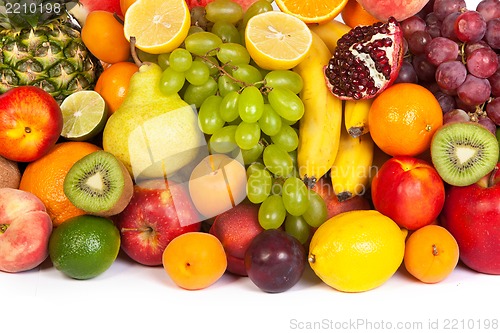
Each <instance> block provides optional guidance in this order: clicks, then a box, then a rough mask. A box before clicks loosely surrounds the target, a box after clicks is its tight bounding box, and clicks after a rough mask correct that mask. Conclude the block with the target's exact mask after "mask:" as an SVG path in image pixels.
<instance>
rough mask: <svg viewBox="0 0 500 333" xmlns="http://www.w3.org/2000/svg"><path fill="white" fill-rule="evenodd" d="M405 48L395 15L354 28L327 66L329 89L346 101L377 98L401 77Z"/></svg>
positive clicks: (326, 75)
mask: <svg viewBox="0 0 500 333" xmlns="http://www.w3.org/2000/svg"><path fill="white" fill-rule="evenodd" d="M403 49H404V47H403V31H402V29H401V27H400V24H399V22H398V21H397V20H396V19H395V18H393V17H391V18H389V20H388V21H387V23H382V22H377V23H374V24H373V25H369V26H358V27H355V28H354V29H351V30H350V31H349V32H348V33H347V34H345V35H344V36H342V37H341V38H340V39H339V40H338V42H337V48H336V49H335V53H334V54H333V56H332V58H331V59H330V61H329V62H328V65H327V66H325V77H326V83H327V85H328V87H329V88H330V91H331V92H332V93H333V94H334V95H335V96H337V97H338V98H340V99H344V100H345V99H367V98H372V97H374V96H375V95H377V94H379V93H380V92H382V91H383V90H385V89H386V88H387V87H388V86H390V85H391V84H392V83H393V82H394V80H396V78H397V77H398V73H399V69H400V68H401V65H402V63H403V52H404V51H403Z"/></svg>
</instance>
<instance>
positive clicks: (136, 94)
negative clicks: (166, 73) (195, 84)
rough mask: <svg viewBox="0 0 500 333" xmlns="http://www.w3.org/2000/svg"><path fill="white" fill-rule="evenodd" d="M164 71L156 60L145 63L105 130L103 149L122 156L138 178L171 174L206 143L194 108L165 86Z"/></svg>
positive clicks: (121, 158)
mask: <svg viewBox="0 0 500 333" xmlns="http://www.w3.org/2000/svg"><path fill="white" fill-rule="evenodd" d="M161 75H162V70H161V68H160V66H158V65H157V64H153V63H145V64H143V65H141V66H140V68H139V71H138V72H137V73H135V74H134V75H133V76H132V78H131V80H130V83H129V91H128V93H127V96H126V97H125V100H124V101H123V103H122V105H121V106H120V107H119V108H118V110H116V111H115V113H113V114H112V115H111V116H110V117H109V119H108V121H107V123H106V126H105V128H104V131H103V148H104V150H105V151H108V152H110V153H112V154H114V155H115V156H116V157H117V158H118V159H120V160H121V161H122V162H123V163H124V164H125V166H126V167H127V169H128V171H129V172H130V174H131V175H132V176H133V177H134V179H136V180H137V179H138V178H163V177H166V176H169V175H171V174H173V173H175V172H176V171H178V170H179V169H181V168H183V167H184V166H186V165H188V164H189V163H191V162H193V161H194V159H195V158H196V157H197V155H198V153H199V150H200V148H201V147H204V146H206V141H205V137H204V135H203V133H202V132H201V130H200V129H199V126H198V118H197V115H196V113H195V111H194V110H193V108H192V107H191V106H190V105H188V104H187V103H186V102H185V101H184V100H182V99H181V97H180V96H179V95H178V94H177V93H176V94H171V95H165V94H163V93H162V92H161V91H160V78H161Z"/></svg>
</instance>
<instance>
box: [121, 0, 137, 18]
mask: <svg viewBox="0 0 500 333" xmlns="http://www.w3.org/2000/svg"><path fill="white" fill-rule="evenodd" d="M136 1H137V0H120V9H121V10H122V15H123V16H125V13H126V12H127V9H128V7H130V5H131V4H133V3H134V2H136Z"/></svg>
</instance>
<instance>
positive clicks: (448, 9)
mask: <svg viewBox="0 0 500 333" xmlns="http://www.w3.org/2000/svg"><path fill="white" fill-rule="evenodd" d="M401 26H402V28H403V32H404V37H405V41H406V43H407V54H406V57H405V61H404V63H403V66H402V67H401V70H400V74H399V77H398V79H397V82H414V83H419V84H421V85H423V86H425V87H427V88H428V89H429V90H431V91H432V92H433V93H434V95H435V96H436V98H437V99H438V101H439V103H440V105H441V108H442V110H443V113H444V121H445V123H446V122H451V121H476V122H479V123H480V124H482V125H484V126H485V127H487V128H488V129H489V130H490V131H492V132H493V133H495V131H496V129H497V126H500V54H499V53H500V1H499V0H482V1H481V2H479V3H478V5H477V7H476V9H475V10H469V9H467V8H466V3H465V0H431V1H429V3H428V4H427V6H426V7H425V8H424V9H422V11H420V13H418V14H417V15H415V16H412V17H409V18H407V19H405V20H403V21H402V22H401Z"/></svg>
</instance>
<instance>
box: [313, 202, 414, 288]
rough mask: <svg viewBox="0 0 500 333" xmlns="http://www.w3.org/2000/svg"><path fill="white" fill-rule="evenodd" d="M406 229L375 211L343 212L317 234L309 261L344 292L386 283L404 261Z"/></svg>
mask: <svg viewBox="0 0 500 333" xmlns="http://www.w3.org/2000/svg"><path fill="white" fill-rule="evenodd" d="M405 236H406V233H405V231H404V230H401V229H400V228H399V226H398V225H397V224H396V223H395V222H394V221H393V220H391V219H390V218H389V217H387V216H385V215H382V214H381V213H379V212H378V211H375V210H356V211H350V212H345V213H341V214H339V215H336V216H334V217H332V218H331V219H329V220H328V221H326V222H325V223H323V224H322V225H321V226H320V227H319V228H318V229H317V230H316V232H315V233H314V235H313V237H312V239H311V244H310V247H309V256H308V261H309V264H310V266H311V268H312V269H313V270H314V272H315V273H316V275H317V276H318V277H319V278H320V279H321V280H323V282H325V283H326V284H328V285H329V286H331V287H333V288H335V289H337V290H340V291H344V292H362V291H367V290H370V289H374V288H376V287H379V286H381V285H382V284H384V283H385V282H386V281H387V280H389V278H390V277H391V276H392V275H394V273H395V272H396V271H397V269H398V268H399V266H400V265H401V263H402V262H403V257H404V251H405Z"/></svg>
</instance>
